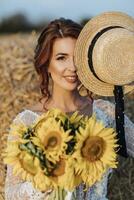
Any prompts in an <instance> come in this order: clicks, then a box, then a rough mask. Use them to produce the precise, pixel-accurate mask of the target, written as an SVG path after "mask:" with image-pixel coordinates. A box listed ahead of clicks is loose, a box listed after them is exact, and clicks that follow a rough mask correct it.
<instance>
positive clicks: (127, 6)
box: [0, 0, 134, 23]
mask: <svg viewBox="0 0 134 200" xmlns="http://www.w3.org/2000/svg"><path fill="white" fill-rule="evenodd" d="M106 11H122V12H125V13H127V14H128V15H130V16H132V17H134V0H0V21H2V19H3V18H5V17H8V16H10V15H13V14H15V13H18V12H21V13H23V14H25V15H26V16H27V17H28V19H29V20H30V21H31V22H33V23H38V22H39V21H41V20H42V21H43V20H45V19H48V20H51V19H55V18H58V17H65V18H70V19H72V20H75V21H79V20H81V19H82V18H90V17H93V16H95V15H98V14H100V13H102V12H106Z"/></svg>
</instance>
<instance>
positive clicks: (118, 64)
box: [92, 27, 134, 85]
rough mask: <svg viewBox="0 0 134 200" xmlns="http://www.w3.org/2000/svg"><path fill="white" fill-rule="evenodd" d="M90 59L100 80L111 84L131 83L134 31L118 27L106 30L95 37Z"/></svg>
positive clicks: (133, 76)
mask: <svg viewBox="0 0 134 200" xmlns="http://www.w3.org/2000/svg"><path fill="white" fill-rule="evenodd" d="M92 60H93V67H94V71H95V73H96V75H97V76H98V77H99V79H100V80H102V81H104V82H106V83H110V84H113V85H125V84H129V83H131V82H132V81H133V79H134V32H131V31H129V30H127V29H125V28H120V27H118V28H117V27H115V28H112V29H110V30H107V31H106V32H104V33H103V34H102V35H101V36H100V37H99V38H98V39H97V41H96V43H95V45H94V48H93V53H92ZM126 77H127V79H126Z"/></svg>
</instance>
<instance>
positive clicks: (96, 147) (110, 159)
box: [73, 115, 118, 186]
mask: <svg viewBox="0 0 134 200" xmlns="http://www.w3.org/2000/svg"><path fill="white" fill-rule="evenodd" d="M76 140H77V142H76V146H75V152H74V154H73V158H74V159H75V160H76V162H75V170H76V173H78V174H80V175H81V177H82V180H83V181H84V182H85V183H86V184H87V185H88V186H91V185H93V184H94V183H95V182H96V181H99V180H100V179H101V177H102V175H103V173H104V172H105V171H106V170H107V169H108V168H116V167H117V162H116V158H117V154H116V151H115V148H116V147H118V145H117V144H116V143H117V139H116V133H115V131H114V129H113V128H105V127H104V125H103V124H102V122H98V121H97V120H96V117H95V115H94V116H92V117H91V118H89V120H88V121H87V122H86V127H85V129H84V128H82V127H80V128H79V131H78V132H77V134H76Z"/></svg>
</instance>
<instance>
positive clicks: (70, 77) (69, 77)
mask: <svg viewBox="0 0 134 200" xmlns="http://www.w3.org/2000/svg"><path fill="white" fill-rule="evenodd" d="M64 78H65V79H66V81H67V82H69V83H74V82H76V81H77V77H76V76H66V77H64Z"/></svg>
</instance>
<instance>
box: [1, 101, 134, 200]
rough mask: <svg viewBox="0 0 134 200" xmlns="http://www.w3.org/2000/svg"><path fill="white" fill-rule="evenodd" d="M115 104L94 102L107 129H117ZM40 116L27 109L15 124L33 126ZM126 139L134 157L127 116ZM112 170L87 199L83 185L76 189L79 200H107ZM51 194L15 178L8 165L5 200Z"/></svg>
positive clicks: (42, 199) (132, 127)
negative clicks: (84, 195)
mask: <svg viewBox="0 0 134 200" xmlns="http://www.w3.org/2000/svg"><path fill="white" fill-rule="evenodd" d="M114 110H115V107H114V104H112V103H110V102H109V101H105V100H101V99H98V100H94V103H93V112H94V113H96V117H97V119H98V120H102V121H103V122H104V124H105V126H107V127H114V128H115V116H114V113H115V112H114ZM38 116H39V114H37V113H35V112H33V111H31V110H28V109H25V110H24V111H22V112H20V113H19V114H18V115H17V116H16V117H15V119H14V120H13V122H14V123H18V122H20V121H21V122H23V123H24V124H26V125H30V124H32V123H33V122H34V121H35V119H36V118H37V117H38ZM125 138H126V146H127V152H128V154H129V156H132V157H134V124H133V123H132V122H131V121H130V120H129V119H128V117H127V116H125ZM12 139H13V138H11V137H10V130H9V136H8V140H12ZM111 172H112V170H111V169H109V170H108V171H107V173H106V174H105V175H104V176H103V178H102V180H101V181H99V182H97V183H96V184H94V185H93V186H92V187H90V188H89V189H88V191H87V193H86V197H85V198H84V197H83V185H82V184H81V185H80V186H78V187H77V188H76V197H77V198H76V199H77V200H83V199H86V200H107V199H108V198H107V183H108V178H109V175H110V174H111ZM49 192H50V191H48V192H45V193H42V192H40V191H37V190H36V189H34V188H33V186H32V184H31V183H30V182H26V181H23V180H21V179H20V178H19V177H16V176H13V174H12V167H11V166H10V165H7V175H6V180H5V200H47V199H48V196H49ZM71 197H72V193H70V192H68V194H67V197H66V200H71V199H72V198H71Z"/></svg>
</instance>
